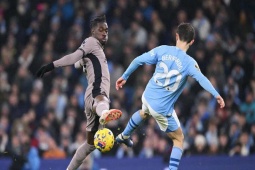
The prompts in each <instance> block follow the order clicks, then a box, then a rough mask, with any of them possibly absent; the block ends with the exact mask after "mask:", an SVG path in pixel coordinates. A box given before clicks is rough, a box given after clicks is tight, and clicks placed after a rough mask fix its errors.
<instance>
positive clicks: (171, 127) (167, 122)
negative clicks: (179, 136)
mask: <svg viewBox="0 0 255 170" xmlns="http://www.w3.org/2000/svg"><path fill="white" fill-rule="evenodd" d="M142 103H143V106H142V110H143V111H144V112H145V113H147V114H149V115H151V116H152V117H153V118H154V119H155V120H156V122H157V124H158V126H159V128H160V130H162V131H163V132H167V133H168V132H173V131H176V130H177V129H178V128H179V127H180V121H179V119H178V117H177V115H176V112H175V110H174V111H173V113H172V114H171V116H164V115H162V114H160V113H157V112H156V111H155V110H153V109H152V108H151V106H150V104H149V103H148V102H147V101H146V99H145V98H144V96H142Z"/></svg>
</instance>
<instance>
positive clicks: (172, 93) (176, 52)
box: [122, 45, 219, 116]
mask: <svg viewBox="0 0 255 170" xmlns="http://www.w3.org/2000/svg"><path fill="white" fill-rule="evenodd" d="M143 64H149V65H151V64H156V68H155V72H154V74H153V76H152V78H151V79H150V81H149V82H148V84H147V86H146V89H145V91H144V94H143V95H144V98H145V99H146V101H147V102H148V104H149V105H150V106H151V108H152V109H153V110H154V111H156V112H157V113H159V114H162V115H164V116H171V115H172V113H173V111H174V104H175V102H176V100H177V99H178V97H179V96H180V94H181V93H182V91H183V88H184V86H185V83H186V81H187V78H188V76H191V77H193V78H195V79H196V80H197V81H198V82H199V84H200V85H201V86H202V87H203V88H204V89H205V90H207V91H208V92H210V93H211V94H212V95H213V96H214V97H216V96H218V95H219V94H218V92H217V91H216V90H215V89H214V87H213V86H212V84H211V83H210V81H209V80H208V79H207V78H206V77H205V76H204V75H203V74H202V73H201V71H200V69H199V67H198V64H197V62H196V61H195V60H194V59H193V58H191V57H190V56H189V55H187V54H186V53H185V52H184V51H183V50H181V49H179V48H178V47H176V46H167V45H163V46H159V47H156V48H154V49H152V50H151V51H149V52H147V53H144V54H142V55H140V56H138V57H137V58H135V59H134V60H133V61H132V63H131V64H130V65H129V67H128V68H127V70H126V71H125V73H124V74H123V75H122V78H123V79H125V80H127V79H128V77H129V76H130V74H131V73H132V72H133V71H135V70H136V69H137V67H138V66H140V65H143Z"/></svg>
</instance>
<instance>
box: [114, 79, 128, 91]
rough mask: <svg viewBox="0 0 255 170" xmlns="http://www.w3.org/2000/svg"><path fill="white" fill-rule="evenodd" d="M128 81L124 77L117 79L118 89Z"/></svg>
mask: <svg viewBox="0 0 255 170" xmlns="http://www.w3.org/2000/svg"><path fill="white" fill-rule="evenodd" d="M126 82H127V81H126V80H124V79H123V78H122V77H120V78H119V79H118V80H117V81H116V90H119V89H120V88H122V86H123V85H124V84H125V83H126Z"/></svg>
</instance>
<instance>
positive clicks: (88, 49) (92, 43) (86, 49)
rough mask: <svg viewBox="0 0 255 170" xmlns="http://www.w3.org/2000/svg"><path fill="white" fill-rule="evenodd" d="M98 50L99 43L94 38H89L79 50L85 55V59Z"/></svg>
mask: <svg viewBox="0 0 255 170" xmlns="http://www.w3.org/2000/svg"><path fill="white" fill-rule="evenodd" d="M96 48H98V44H97V41H96V40H95V39H94V38H91V37H90V38H87V39H85V40H84V41H83V43H82V44H81V46H80V47H79V48H78V50H80V51H81V52H82V53H83V56H82V57H83V58H84V57H85V56H86V55H87V54H89V53H92V51H93V49H96Z"/></svg>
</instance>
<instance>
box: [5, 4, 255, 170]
mask: <svg viewBox="0 0 255 170" xmlns="http://www.w3.org/2000/svg"><path fill="white" fill-rule="evenodd" d="M254 9H255V1H253V0H242V1H240V0H192V1H190V0H157V1H156V0H139V1H137V0H72V1H71V0H33V1H29V0H11V1H9V0H1V1H0V50H1V51H0V153H1V156H10V157H12V158H13V159H16V163H15V164H13V165H12V166H13V167H11V168H12V169H15V166H17V167H21V166H20V165H23V166H24V167H26V168H27V169H29V166H33V167H36V166H38V165H39V159H40V158H45V159H50V158H66V157H71V156H72V155H73V153H74V152H75V150H76V149H77V147H78V146H79V145H80V144H82V143H83V142H84V141H85V140H86V136H85V129H86V118H85V115H84V92H85V90H86V86H87V80H86V77H85V74H84V73H83V72H82V70H76V69H75V68H74V67H73V66H70V67H64V68H59V69H56V70H54V71H52V72H50V73H47V74H46V75H45V76H44V78H42V79H38V78H36V77H35V73H36V71H37V69H38V68H39V67H41V66H42V65H44V64H46V63H49V62H52V61H53V60H56V59H58V58H60V57H62V56H63V55H65V54H69V53H71V52H74V51H75V50H76V49H77V48H78V47H79V46H80V44H81V43H82V41H83V40H84V39H85V38H86V37H88V36H89V35H90V29H89V21H90V19H91V17H93V16H96V15H98V14H101V13H105V14H106V17H107V22H108V25H109V41H108V43H107V45H106V47H105V50H104V51H105V54H106V57H107V59H108V65H109V71H110V74H111V92H110V96H111V108H117V109H121V110H122V111H123V116H122V117H121V119H120V120H119V121H115V122H111V123H109V124H108V125H107V127H108V128H110V129H111V130H112V131H113V132H114V134H115V135H117V134H119V133H120V132H122V130H123V128H124V127H125V125H126V123H127V122H128V119H129V118H130V116H131V115H132V114H133V113H134V112H135V111H136V110H138V109H140V108H141V95H142V93H143V90H144V88H145V85H146V83H147V82H148V80H149V79H150V77H151V76H152V73H153V71H154V66H148V65H146V66H143V67H140V68H139V69H138V70H137V71H136V72H135V74H133V75H132V76H131V77H130V78H129V80H128V82H127V84H126V86H125V87H124V88H123V89H122V90H120V91H116V90H115V82H116V80H117V78H119V77H120V76H121V75H122V73H123V71H124V70H125V69H126V68H127V67H128V65H129V64H130V62H131V61H132V60H133V59H134V58H135V57H136V56H138V55H140V54H142V53H143V52H146V51H148V50H150V49H152V48H154V47H156V46H158V45H163V44H166V45H175V30H176V27H177V26H178V24H180V23H182V22H190V23H192V24H193V26H194V27H195V29H196V39H195V43H194V45H193V46H192V47H191V48H190V50H189V51H188V52H187V53H188V54H189V55H191V56H192V57H193V58H195V59H196V61H197V62H198V65H199V66H200V70H201V71H202V73H204V75H206V76H207V77H208V78H209V80H210V81H211V82H212V84H213V85H214V87H215V88H216V89H217V90H218V91H219V92H220V94H221V95H222V96H223V97H224V99H225V102H226V107H225V108H224V109H219V107H218V105H217V102H216V100H215V99H214V98H213V97H212V96H211V95H210V94H209V93H208V92H205V91H204V90H203V89H202V87H200V85H199V84H198V83H197V82H196V81H195V80H194V79H189V80H188V83H187V84H186V87H185V89H184V91H183V93H182V94H181V96H180V98H179V100H178V102H177V103H176V106H175V110H176V113H177V114H178V117H179V119H180V122H181V126H182V128H183V132H184V135H185V144H184V156H185V155H186V156H189V155H196V154H204V155H220V154H223V155H229V156H234V155H241V156H247V155H251V154H254V153H255V69H254V66H255V34H254V33H255V10H254ZM85 104H86V103H85ZM132 139H133V141H134V144H135V145H134V148H127V147H124V146H118V145H116V146H115V147H114V149H113V150H112V151H111V152H109V153H107V154H106V155H111V156H116V157H117V158H123V157H146V158H150V157H153V156H162V157H163V158H164V159H169V158H168V157H169V153H170V152H171V146H172V144H171V141H170V140H169V139H168V138H167V137H166V136H165V134H164V133H162V132H160V130H159V128H158V126H157V124H156V122H155V121H154V119H151V118H150V119H148V120H147V121H145V122H144V123H143V125H142V126H140V127H139V128H138V129H137V130H136V131H135V133H134V134H133V136H132ZM101 155H102V154H101V153H99V152H95V154H94V156H96V157H100V156H101ZM31 158H33V160H32V161H31ZM17 160H18V161H17ZM17 162H18V163H19V164H20V165H17Z"/></svg>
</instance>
